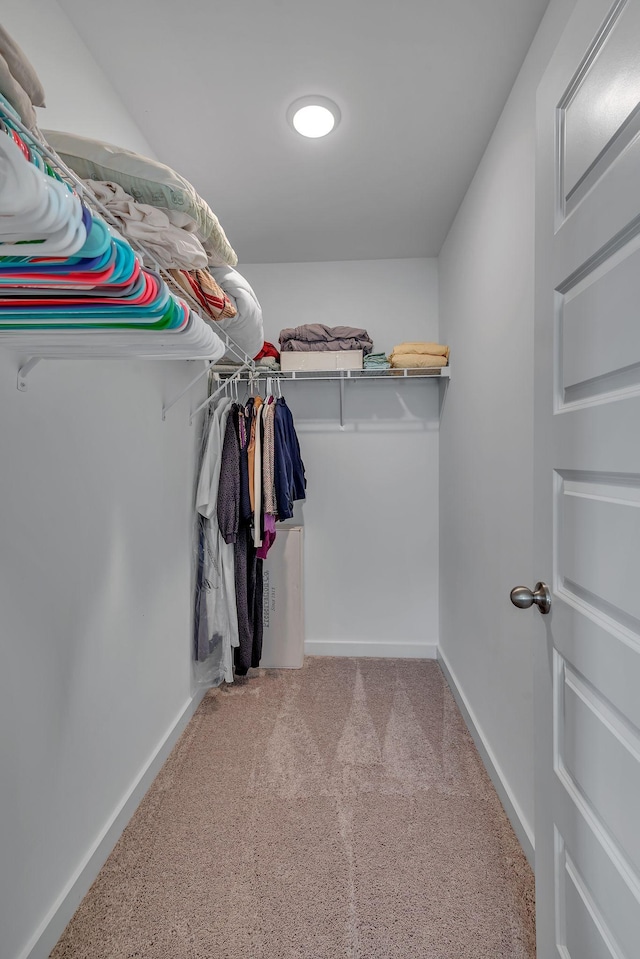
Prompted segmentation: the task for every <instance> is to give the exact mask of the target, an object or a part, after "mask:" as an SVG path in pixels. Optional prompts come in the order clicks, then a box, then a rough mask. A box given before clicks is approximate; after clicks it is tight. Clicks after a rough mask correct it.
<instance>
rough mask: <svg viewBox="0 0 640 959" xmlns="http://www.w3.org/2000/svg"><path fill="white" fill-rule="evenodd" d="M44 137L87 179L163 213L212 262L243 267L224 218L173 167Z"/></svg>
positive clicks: (98, 145)
mask: <svg viewBox="0 0 640 959" xmlns="http://www.w3.org/2000/svg"><path fill="white" fill-rule="evenodd" d="M43 133H44V135H45V137H46V138H47V140H48V141H49V144H50V146H52V147H53V149H54V150H56V151H57V153H58V154H59V156H60V157H61V159H62V160H63V161H64V163H66V164H67V166H68V167H70V168H71V169H72V170H73V171H74V172H75V173H76V175H77V176H79V177H80V178H81V179H83V180H98V181H101V182H107V183H110V184H117V185H118V186H120V187H121V188H122V190H123V191H124V193H125V194H127V195H128V196H129V197H133V200H134V201H135V202H136V203H139V204H143V205H148V206H153V207H156V208H158V209H160V210H162V211H163V212H164V213H165V215H166V216H167V217H168V218H169V220H170V221H171V223H172V224H173V225H174V226H176V227H178V229H180V230H184V231H186V232H189V233H192V234H193V235H194V236H195V237H196V238H197V239H198V241H199V242H200V244H201V245H202V247H203V248H204V251H205V253H206V257H207V259H208V262H209V263H210V264H212V265H214V266H235V265H236V264H237V262H238V257H237V256H236V254H235V252H234V250H233V249H232V247H231V245H230V243H229V241H228V239H227V237H226V234H225V232H224V230H223V229H222V226H221V225H220V222H219V220H218V217H217V216H216V215H215V213H214V212H213V210H212V209H211V208H210V206H209V204H208V203H207V202H206V201H205V200H203V199H202V197H201V196H200V195H199V194H198V193H197V192H196V190H195V188H194V187H193V186H192V185H191V183H189V181H188V180H185V178H184V177H182V176H180V174H179V173H176V171H175V170H172V169H171V167H168V166H166V165H165V164H164V163H159V162H158V161H157V160H152V159H150V158H149V157H145V156H141V155H140V154H138V153H133V152H132V151H131V150H125V149H124V148H123V147H118V146H113V145H112V144H110V143H103V142H101V141H100V140H92V139H90V138H88V137H80V136H76V135H75V134H73V133H62V132H60V131H59V130H44V131H43ZM114 202H117V201H114ZM199 265H200V264H198V266H199Z"/></svg>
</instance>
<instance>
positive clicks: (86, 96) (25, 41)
mask: <svg viewBox="0 0 640 959" xmlns="http://www.w3.org/2000/svg"><path fill="white" fill-rule="evenodd" d="M0 21H1V22H2V25H3V26H4V27H5V28H6V29H7V30H8V31H9V33H10V34H11V35H12V36H13V38H14V39H15V40H16V41H17V42H18V43H19V44H20V46H21V47H22V49H23V50H24V51H25V53H26V54H27V56H28V57H29V59H30V60H31V62H32V64H33V66H34V67H35V69H36V72H37V74H38V76H39V77H40V80H41V81H42V85H43V86H44V90H45V94H46V103H47V106H46V108H45V109H42V110H37V114H38V123H39V125H40V126H41V127H42V128H43V129H51V130H67V131H68V132H70V133H77V134H79V135H80V136H85V137H95V138H96V139H98V140H105V141H107V142H109V143H115V144H117V145H118V146H123V147H127V148H128V149H129V150H136V151H138V152H139V153H144V154H145V155H146V156H154V155H155V154H154V153H153V151H152V149H151V146H150V145H149V143H148V141H147V139H146V137H144V136H143V134H142V133H141V131H140V130H139V129H138V127H137V125H136V124H135V122H134V121H133V119H132V118H131V116H130V115H129V113H128V112H127V109H126V107H125V105H124V103H123V102H122V100H121V99H120V97H119V96H118V94H117V93H116V91H115V90H114V88H113V86H112V85H111V82H110V80H109V79H108V78H107V76H106V75H105V73H104V72H103V71H102V69H101V68H100V67H99V66H98V64H97V63H96V61H95V60H94V59H93V56H92V55H91V53H90V52H89V49H88V47H87V45H86V44H85V42H84V40H82V38H81V37H80V35H79V34H78V32H77V31H76V29H75V27H74V26H73V24H72V22H71V20H70V19H69V17H68V16H67V15H66V13H65V12H64V10H63V9H62V7H61V6H60V4H59V3H57V2H56V0H0ZM114 56H117V51H114Z"/></svg>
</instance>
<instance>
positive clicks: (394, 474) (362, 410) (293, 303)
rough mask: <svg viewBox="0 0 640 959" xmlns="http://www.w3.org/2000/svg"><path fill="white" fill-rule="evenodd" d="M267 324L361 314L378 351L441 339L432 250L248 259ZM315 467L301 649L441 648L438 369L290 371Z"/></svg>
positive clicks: (354, 322)
mask: <svg viewBox="0 0 640 959" xmlns="http://www.w3.org/2000/svg"><path fill="white" fill-rule="evenodd" d="M240 268H241V270H242V272H243V274H244V275H245V276H246V277H247V279H248V280H249V282H250V283H252V284H253V286H254V288H255V290H256V291H257V293H258V296H259V299H260V302H261V305H262V308H263V311H264V319H265V336H266V338H267V339H268V340H271V341H272V342H274V343H276V345H277V342H278V334H279V332H280V330H281V329H283V328H284V327H289V326H299V325H301V324H303V323H324V324H326V325H328V326H335V325H338V324H341V325H342V324H346V325H349V326H357V327H365V328H366V329H367V330H368V332H369V334H370V336H371V337H372V339H373V340H374V344H375V347H374V348H375V349H376V351H378V350H380V351H385V352H390V350H391V349H392V347H393V345H394V344H395V343H397V342H399V341H402V340H405V339H406V340H410V339H437V336H438V286H437V270H436V261H435V260H426V259H416V260H375V261H350V262H336V263H290V264H268V265H264V264H262V265H256V264H249V265H244V264H243V265H242V266H241V267H240ZM284 389H285V393H286V397H287V401H288V402H289V404H290V406H291V409H292V411H293V413H294V416H295V419H296V425H297V427H298V432H299V434H300V441H301V445H302V454H303V458H304V461H305V465H306V469H307V477H308V497H307V501H306V503H305V505H304V506H303V508H302V511H301V514H302V516H303V520H304V524H305V564H306V566H305V583H306V588H305V603H306V638H307V645H306V649H307V652H310V653H315V654H323V653H324V654H329V655H336V654H337V655H340V654H348V655H357V654H361V655H391V656H393V655H400V656H402V655H406V656H424V655H429V654H433V652H434V646H435V644H436V643H437V639H438V415H439V390H440V389H441V387H439V386H438V384H437V383H435V382H433V381H432V382H425V381H424V380H422V381H415V382H409V383H405V384H398V383H396V382H393V383H392V382H389V381H386V382H382V383H351V384H347V386H346V409H345V412H346V428H345V430H344V431H341V430H340V428H339V418H338V417H339V390H338V384H336V383H320V384H293V383H292V384H288V385H287V386H286V387H285V388H284Z"/></svg>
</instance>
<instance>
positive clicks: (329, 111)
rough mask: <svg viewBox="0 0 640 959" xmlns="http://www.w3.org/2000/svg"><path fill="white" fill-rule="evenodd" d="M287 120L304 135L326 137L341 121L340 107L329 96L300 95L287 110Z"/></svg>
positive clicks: (315, 137)
mask: <svg viewBox="0 0 640 959" xmlns="http://www.w3.org/2000/svg"><path fill="white" fill-rule="evenodd" d="M287 120H288V121H289V123H290V124H291V126H292V127H293V129H294V130H295V131H296V133H300V134H301V135H302V136H303V137H312V138H314V139H317V138H318V137H326V135H327V134H328V133H331V131H332V130H335V128H336V127H337V126H338V123H339V122H340V108H339V107H338V105H337V104H336V103H334V102H333V100H329V99H328V97H320V96H309V97H300V99H299V100H295V101H294V102H293V103H292V104H291V106H290V107H289V109H288V110H287Z"/></svg>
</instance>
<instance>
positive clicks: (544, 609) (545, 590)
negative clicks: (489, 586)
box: [509, 583, 551, 614]
mask: <svg viewBox="0 0 640 959" xmlns="http://www.w3.org/2000/svg"><path fill="white" fill-rule="evenodd" d="M509 595H510V596H511V602H512V603H513V605H514V606H517V607H518V609H529V607H530V606H533V605H534V604H535V605H536V606H537V607H538V609H539V610H540V612H541V613H543V614H544V613H548V612H549V611H550V609H551V590H550V589H549V587H548V586H547V584H546V583H536V588H535V590H534V592H533V593H532V592H531V590H530V589H529V587H528V586H516V587H515V589H512V590H511V593H510V594H509Z"/></svg>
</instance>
